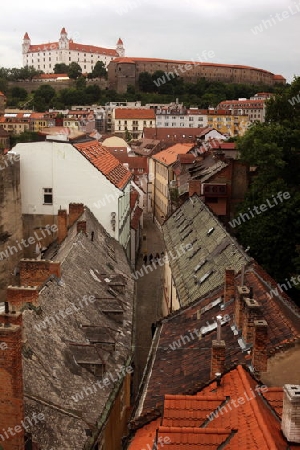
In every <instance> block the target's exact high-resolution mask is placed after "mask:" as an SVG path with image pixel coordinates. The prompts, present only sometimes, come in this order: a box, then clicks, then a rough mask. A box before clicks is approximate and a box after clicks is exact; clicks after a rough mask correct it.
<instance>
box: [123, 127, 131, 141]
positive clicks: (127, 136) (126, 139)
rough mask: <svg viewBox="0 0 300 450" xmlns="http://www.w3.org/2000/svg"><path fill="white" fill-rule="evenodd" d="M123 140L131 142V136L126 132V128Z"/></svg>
mask: <svg viewBox="0 0 300 450" xmlns="http://www.w3.org/2000/svg"><path fill="white" fill-rule="evenodd" d="M124 139H125V141H126V142H130V141H131V140H132V135H131V134H130V133H129V131H128V130H127V128H126V130H125V136H124Z"/></svg>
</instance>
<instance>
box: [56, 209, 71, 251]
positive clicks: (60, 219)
mask: <svg viewBox="0 0 300 450" xmlns="http://www.w3.org/2000/svg"><path fill="white" fill-rule="evenodd" d="M57 228H58V230H57V241H58V243H59V244H61V243H62V241H63V240H64V239H65V238H66V237H67V234H68V214H67V210H66V209H59V210H58V214H57Z"/></svg>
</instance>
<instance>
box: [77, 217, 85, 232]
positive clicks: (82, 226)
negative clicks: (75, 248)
mask: <svg viewBox="0 0 300 450" xmlns="http://www.w3.org/2000/svg"><path fill="white" fill-rule="evenodd" d="M78 233H86V221H85V220H80V221H79V222H77V234H78Z"/></svg>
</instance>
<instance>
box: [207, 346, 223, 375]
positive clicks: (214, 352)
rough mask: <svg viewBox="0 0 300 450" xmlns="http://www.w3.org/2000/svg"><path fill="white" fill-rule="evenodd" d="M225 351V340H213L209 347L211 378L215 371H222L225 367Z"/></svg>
mask: <svg viewBox="0 0 300 450" xmlns="http://www.w3.org/2000/svg"><path fill="white" fill-rule="evenodd" d="M225 351H226V345H225V341H223V340H220V341H217V340H213V341H212V349H211V366H210V377H211V379H213V378H214V377H215V376H216V373H221V374H222V373H223V372H224V368H225Z"/></svg>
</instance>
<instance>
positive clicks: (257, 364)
mask: <svg viewBox="0 0 300 450" xmlns="http://www.w3.org/2000/svg"><path fill="white" fill-rule="evenodd" d="M267 340H268V324H267V322H266V321H265V320H263V319H260V320H254V337H253V349H252V366H253V368H254V371H255V372H257V373H260V372H266V371H267V367H268V357H267V352H266V342H267Z"/></svg>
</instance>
